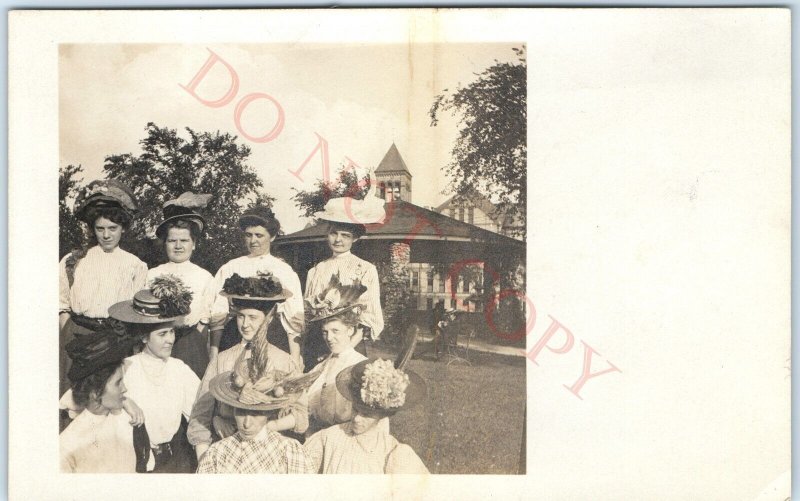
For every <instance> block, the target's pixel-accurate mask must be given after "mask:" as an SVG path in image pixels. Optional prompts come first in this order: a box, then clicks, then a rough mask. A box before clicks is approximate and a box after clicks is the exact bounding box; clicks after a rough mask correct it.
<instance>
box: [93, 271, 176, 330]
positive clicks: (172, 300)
mask: <svg viewBox="0 0 800 501" xmlns="http://www.w3.org/2000/svg"><path fill="white" fill-rule="evenodd" d="M191 304H192V292H191V291H190V290H189V289H188V288H187V287H186V286H185V285H184V284H183V281H182V280H181V279H180V278H178V277H176V276H175V275H170V274H167V275H161V276H159V277H157V278H155V279H153V281H152V283H151V285H150V288H149V289H142V290H140V291H139V292H137V293H136V294H135V295H134V296H133V299H131V300H128V301H120V302H119V303H116V304H114V305H113V306H111V307H110V308H109V309H108V314H109V315H110V316H111V317H112V318H115V319H117V320H120V321H122V322H127V323H130V324H159V323H170V322H173V321H175V320H177V319H179V318H181V317H183V316H184V315H188V314H189V312H190V311H191V308H190V307H191Z"/></svg>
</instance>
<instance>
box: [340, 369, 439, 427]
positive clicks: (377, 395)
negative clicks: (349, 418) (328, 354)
mask: <svg viewBox="0 0 800 501" xmlns="http://www.w3.org/2000/svg"><path fill="white" fill-rule="evenodd" d="M336 389H337V390H339V393H341V394H342V395H343V396H344V397H345V398H346V399H347V400H350V401H351V402H353V408H354V409H355V410H357V411H360V412H362V413H364V414H368V415H370V414H371V415H379V416H382V417H388V416H391V415H393V414H394V413H395V412H397V411H400V410H406V409H408V408H410V407H412V406H414V405H415V404H417V403H419V402H420V401H421V400H423V399H424V398H425V395H426V393H427V390H426V387H425V381H424V380H423V379H422V378H421V377H420V376H419V375H418V374H417V373H415V372H412V371H410V370H401V369H396V368H395V367H394V364H393V363H392V361H391V360H381V359H372V360H363V361H361V362H359V363H357V364H356V365H352V366H350V367H347V368H346V369H344V370H343V371H342V372H340V373H339V374H338V375H337V376H336Z"/></svg>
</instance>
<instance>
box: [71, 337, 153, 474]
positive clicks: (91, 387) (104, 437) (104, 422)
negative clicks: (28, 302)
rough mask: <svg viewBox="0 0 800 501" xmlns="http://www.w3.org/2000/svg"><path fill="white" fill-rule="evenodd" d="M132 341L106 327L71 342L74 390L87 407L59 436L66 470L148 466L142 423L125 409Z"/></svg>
mask: <svg viewBox="0 0 800 501" xmlns="http://www.w3.org/2000/svg"><path fill="white" fill-rule="evenodd" d="M133 342H134V341H133V340H132V339H130V338H126V337H121V336H118V335H117V334H116V333H114V332H110V331H103V332H93V333H89V334H87V335H85V336H83V337H81V338H79V339H75V340H73V341H71V342H69V343H68V344H67V346H66V350H67V354H68V355H69V356H70V358H71V359H72V362H73V364H72V367H71V368H70V370H69V374H68V376H69V378H70V380H71V381H72V394H73V395H74V399H75V400H76V401H77V402H78V403H79V404H81V405H82V406H83V407H84V410H83V411H82V412H81V413H80V414H79V415H78V416H77V417H76V418H75V419H74V420H73V421H72V423H70V425H69V426H67V428H66V429H65V430H64V431H63V432H62V433H61V435H59V437H58V441H59V454H60V463H61V471H62V472H63V473H135V472H137V471H140V472H141V471H144V464H145V463H146V461H147V457H146V454H147V447H146V444H147V440H148V439H147V435H146V432H145V430H144V427H143V426H140V427H138V428H134V427H132V426H131V424H130V422H129V417H128V415H127V414H125V413H124V412H122V403H123V401H124V400H125V392H126V388H125V383H124V382H123V380H122V359H123V358H124V357H125V356H127V355H128V353H130V350H131V347H132V344H133ZM137 451H138V453H137Z"/></svg>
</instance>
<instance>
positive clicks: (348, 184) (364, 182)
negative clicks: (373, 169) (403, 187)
mask: <svg viewBox="0 0 800 501" xmlns="http://www.w3.org/2000/svg"><path fill="white" fill-rule="evenodd" d="M369 183H370V179H369V175H366V176H364V177H359V176H358V174H357V173H356V171H355V170H353V169H346V168H345V167H344V166H341V167H340V168H339V176H338V178H337V180H336V182H332V181H328V182H325V180H318V181H317V183H316V185H315V186H314V189H313V190H308V191H300V190H298V189H296V188H292V189H293V190H294V191H295V194H294V195H292V200H294V203H295V205H296V206H297V208H298V209H300V212H301V213H302V215H303V216H305V217H313V216H314V213H316V212H320V211H322V209H323V208H324V207H325V204H326V203H328V200H330V199H331V198H338V197H345V196H347V197H352V198H355V199H356V200H363V199H364V197H365V196H366V194H367V191H368V190H369Z"/></svg>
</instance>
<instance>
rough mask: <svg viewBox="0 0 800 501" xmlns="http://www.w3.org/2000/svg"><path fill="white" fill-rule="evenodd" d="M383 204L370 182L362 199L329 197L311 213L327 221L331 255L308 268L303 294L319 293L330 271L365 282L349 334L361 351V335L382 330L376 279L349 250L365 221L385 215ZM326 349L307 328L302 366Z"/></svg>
mask: <svg viewBox="0 0 800 501" xmlns="http://www.w3.org/2000/svg"><path fill="white" fill-rule="evenodd" d="M383 204H384V201H383V199H381V198H378V197H376V196H375V190H374V186H371V187H370V190H369V191H368V192H367V195H366V197H365V198H364V200H355V199H352V198H347V197H343V198H333V199H331V200H329V201H328V203H326V204H325V209H324V210H323V211H322V212H317V213H316V214H314V217H315V218H317V219H320V220H322V221H323V222H326V223H328V239H327V243H328V248H329V249H330V250H331V254H332V255H331V257H330V258H328V259H326V260H324V261H322V262H320V263H318V264H317V265H316V266H314V267H313V268H312V269H311V270H309V272H308V277H307V278H306V292H305V298H306V300H310V299H312V298H314V297H315V296H318V295H319V294H320V293H322V292H323V291H324V290H325V288H326V287H328V284H329V283H330V280H331V277H332V276H334V275H338V276H339V280H340V281H341V283H343V284H345V285H347V284H352V283H353V282H355V281H359V282H360V283H361V284H363V285H364V286H366V292H365V293H364V294H363V295H362V296H361V297H360V298H359V299H358V302H359V303H360V304H361V305H362V306H363V308H362V311H361V318H360V322H359V326H358V328H357V329H356V334H355V337H354V338H353V343H354V346H355V347H356V350H357V351H358V352H359V353H361V354H362V355H366V354H367V352H366V345H365V343H364V339H372V340H373V341H374V340H377V339H378V338H379V337H380V335H381V332H382V331H383V311H382V309H381V294H380V280H379V279H378V270H377V269H376V268H375V265H373V264H372V263H369V262H367V261H365V260H363V259H361V258H360V257H358V256H355V255H353V254H352V253H351V252H350V250H351V248H352V247H353V244H354V243H355V242H357V241H358V239H359V238H361V237H362V236H363V235H364V234H365V233H366V231H367V230H366V226H364V225H365V224H373V223H382V222H383V220H384V219H385V217H386V212H385V210H384V207H383ZM356 222H357V223H356ZM318 327H319V326H318ZM328 353H330V351H329V349H328V347H327V346H326V344H325V340H324V338H323V336H322V332H321V331H320V330H319V328H311V329H309V332H308V334H307V338H306V340H305V342H304V346H303V362H304V364H305V368H306V370H311V369H312V368H313V367H314V366H315V365H317V364H318V363H319V362H320V361H322V360H323V359H324V358H325V356H326V355H327V354H328Z"/></svg>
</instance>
